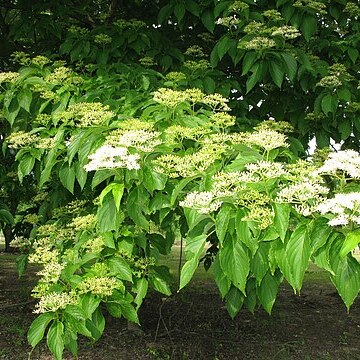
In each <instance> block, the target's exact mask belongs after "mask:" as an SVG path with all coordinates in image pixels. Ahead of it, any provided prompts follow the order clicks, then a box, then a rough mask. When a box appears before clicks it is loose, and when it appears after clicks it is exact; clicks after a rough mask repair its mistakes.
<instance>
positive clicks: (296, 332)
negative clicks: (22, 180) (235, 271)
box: [0, 254, 360, 360]
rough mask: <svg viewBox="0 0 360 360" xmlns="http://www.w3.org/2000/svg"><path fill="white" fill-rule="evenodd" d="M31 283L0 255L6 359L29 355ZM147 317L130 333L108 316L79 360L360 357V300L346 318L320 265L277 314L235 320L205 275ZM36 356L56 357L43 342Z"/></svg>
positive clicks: (0, 329) (0, 320)
mask: <svg viewBox="0 0 360 360" xmlns="http://www.w3.org/2000/svg"><path fill="white" fill-rule="evenodd" d="M32 279H33V276H29V275H27V277H24V278H23V279H21V280H18V278H17V273H16V270H15V264H14V256H9V255H4V254H0V309H1V310H2V311H1V313H0V359H9V360H22V359H27V358H28V352H29V350H30V348H29V347H28V346H27V344H26V331H27V328H28V326H29V324H30V323H31V321H32V318H33V315H32V313H31V311H32V307H33V303H27V301H29V300H31V299H30V297H29V290H30V288H31V285H30V286H29V283H31V280H32ZM18 303H20V304H22V305H18V306H15V307H9V305H11V304H18ZM140 319H141V322H142V330H143V333H142V334H138V333H134V332H131V331H128V330H127V324H126V322H124V321H123V320H118V319H112V318H107V326H106V330H105V333H104V336H103V337H102V338H101V339H100V341H99V342H98V343H96V344H91V343H89V342H88V341H87V340H86V339H81V341H80V348H79V354H80V356H79V359H80V360H87V359H89V360H91V359H96V360H102V359H104V360H111V359H120V360H121V359H125V360H127V359H129V360H133V359H134V360H135V359H136V360H137V359H159V360H160V359H184V360H185V359H197V360H201V359H213V360H215V359H219V360H220V359H254V360H257V359H259V360H262V359H264V360H265V359H269V360H270V359H280V360H287V359H294V360H295V359H296V360H297V359H302V360H315V359H316V360H330V359H331V360H342V359H360V300H359V299H358V300H357V301H356V303H355V304H354V305H353V307H352V309H351V312H350V314H347V313H346V309H345V306H344V305H343V303H342V302H341V300H340V299H339V297H338V295H337V294H336V292H335V290H334V288H333V287H332V285H331V283H330V282H329V280H328V279H327V277H326V274H324V273H323V272H321V271H319V270H318V269H317V268H311V270H310V272H308V273H307V277H306V283H305V285H304V288H303V291H302V294H301V296H297V295H294V294H293V292H292V290H291V289H290V288H289V287H287V286H286V285H285V286H283V287H282V289H281V292H280V296H279V298H278V300H277V302H276V304H275V307H274V310H273V315H272V316H271V317H270V316H268V315H267V314H266V313H265V312H264V311H262V310H259V311H257V312H256V313H255V315H251V314H250V313H248V312H247V311H246V310H243V311H241V312H240V314H239V315H238V316H237V318H236V319H235V320H234V321H232V320H231V319H230V318H229V316H228V315H227V313H226V309H225V307H224V304H223V303H222V301H221V299H220V298H219V295H218V293H217V290H216V288H215V286H213V284H212V283H211V281H209V280H208V279H207V278H206V276H205V275H204V274H202V273H200V274H199V275H198V276H197V279H195V281H194V282H193V283H192V285H191V286H190V287H189V288H188V289H186V290H185V291H182V292H181V293H179V294H175V295H174V296H172V297H170V298H168V299H165V298H161V297H160V296H159V295H157V294H152V295H151V296H150V297H149V298H148V299H147V300H146V301H145V303H144V306H143V307H142V309H141V313H140ZM65 358H66V359H71V357H70V356H69V355H66V356H65ZM31 359H39V360H47V359H52V357H51V356H50V355H49V353H48V352H47V351H46V346H45V344H42V345H41V346H40V347H39V348H38V349H36V350H35V351H34V352H33V354H32V356H31Z"/></svg>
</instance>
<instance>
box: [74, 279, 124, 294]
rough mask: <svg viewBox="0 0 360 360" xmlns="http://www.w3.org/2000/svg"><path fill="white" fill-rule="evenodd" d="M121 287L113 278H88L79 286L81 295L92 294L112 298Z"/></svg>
mask: <svg viewBox="0 0 360 360" xmlns="http://www.w3.org/2000/svg"><path fill="white" fill-rule="evenodd" d="M121 285H122V284H121ZM121 285H120V284H119V282H118V280H116V279H115V278H113V277H108V276H102V277H88V278H85V279H84V280H83V281H82V282H81V283H80V284H79V285H78V291H79V293H80V294H84V293H88V292H91V293H92V294H94V295H99V296H111V295H112V293H113V291H114V290H115V289H117V288H119V287H121Z"/></svg>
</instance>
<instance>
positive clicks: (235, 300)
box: [225, 286, 244, 319]
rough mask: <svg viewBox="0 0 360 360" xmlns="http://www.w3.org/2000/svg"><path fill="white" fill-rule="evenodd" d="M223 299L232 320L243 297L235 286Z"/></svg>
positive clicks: (238, 309) (240, 305) (241, 303)
mask: <svg viewBox="0 0 360 360" xmlns="http://www.w3.org/2000/svg"><path fill="white" fill-rule="evenodd" d="M225 299H226V309H227V311H228V313H229V315H230V316H231V318H232V319H234V318H235V316H236V315H237V313H238V312H239V311H240V309H241V307H242V305H243V302H244V295H243V294H242V293H241V292H240V290H239V289H237V288H236V287H235V286H232V287H231V288H230V290H229V292H228V293H227V294H226V296H225Z"/></svg>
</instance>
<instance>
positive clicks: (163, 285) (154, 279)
mask: <svg viewBox="0 0 360 360" xmlns="http://www.w3.org/2000/svg"><path fill="white" fill-rule="evenodd" d="M149 282H150V285H151V286H152V287H153V288H154V289H155V290H156V291H158V292H159V293H161V294H164V295H167V296H170V295H171V289H170V287H169V284H168V283H167V282H166V280H165V279H163V278H162V276H160V274H158V273H157V272H155V273H151V274H150V276H149Z"/></svg>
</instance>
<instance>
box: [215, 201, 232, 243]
mask: <svg viewBox="0 0 360 360" xmlns="http://www.w3.org/2000/svg"><path fill="white" fill-rule="evenodd" d="M231 209H232V207H231V206H229V205H223V206H222V207H221V209H220V211H219V212H218V214H217V215H216V220H215V229H216V235H217V237H218V239H219V242H220V244H221V243H222V242H223V241H224V239H225V235H226V232H227V230H228V226H229V221H230V216H231Z"/></svg>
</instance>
